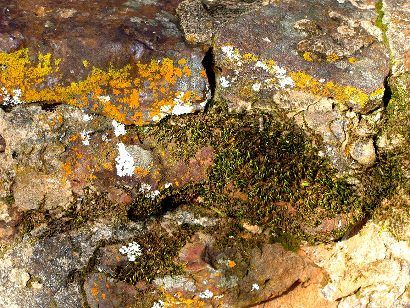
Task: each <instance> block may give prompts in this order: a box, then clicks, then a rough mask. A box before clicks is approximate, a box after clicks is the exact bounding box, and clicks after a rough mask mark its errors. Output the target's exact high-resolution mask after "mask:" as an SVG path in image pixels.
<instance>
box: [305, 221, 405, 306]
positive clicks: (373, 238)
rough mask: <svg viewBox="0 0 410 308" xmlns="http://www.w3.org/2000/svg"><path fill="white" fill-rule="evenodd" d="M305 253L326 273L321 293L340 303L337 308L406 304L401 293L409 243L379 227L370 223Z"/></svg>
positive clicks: (403, 286) (402, 292)
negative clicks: (333, 241) (342, 239)
mask: <svg viewBox="0 0 410 308" xmlns="http://www.w3.org/2000/svg"><path fill="white" fill-rule="evenodd" d="M368 243H372V245H368ZM306 250H307V251H308V255H309V256H310V257H312V258H313V260H314V261H315V263H316V264H317V265H319V266H321V267H323V268H324V269H325V270H326V271H327V273H329V278H330V280H329V282H328V284H327V285H326V286H324V288H323V289H322V293H323V295H324V296H325V298H327V299H328V300H330V301H336V300H340V302H339V306H338V307H352V306H359V307H361V306H363V305H368V306H373V307H386V306H387V307H388V306H396V307H406V304H408V303H409V302H410V298H409V294H408V292H406V291H405V290H406V289H407V288H408V286H409V283H410V275H409V266H410V263H409V262H410V260H409V256H410V247H409V242H408V240H407V241H400V240H397V239H395V238H394V237H393V236H392V235H391V233H389V232H388V231H386V230H383V227H381V226H380V225H378V224H375V223H374V222H370V223H368V224H367V225H366V226H365V227H364V228H363V229H362V230H361V231H360V233H359V234H357V235H355V236H353V237H351V238H350V239H348V240H345V241H342V242H339V243H337V244H336V245H331V246H318V247H314V248H307V249H306ZM358 290H360V292H358Z"/></svg>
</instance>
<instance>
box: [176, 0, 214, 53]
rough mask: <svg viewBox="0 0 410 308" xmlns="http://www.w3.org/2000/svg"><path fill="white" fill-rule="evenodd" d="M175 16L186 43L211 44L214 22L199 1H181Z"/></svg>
mask: <svg viewBox="0 0 410 308" xmlns="http://www.w3.org/2000/svg"><path fill="white" fill-rule="evenodd" d="M177 14H178V17H179V19H180V24H181V27H182V29H183V30H184V35H185V39H186V40H187V41H188V42H191V43H197V44H206V45H211V44H212V37H213V31H214V20H213V18H212V17H211V16H210V15H209V14H208V12H207V10H206V9H205V7H204V5H203V3H202V2H201V1H200V0H194V1H192V0H185V1H182V2H181V3H180V4H179V6H178V8H177Z"/></svg>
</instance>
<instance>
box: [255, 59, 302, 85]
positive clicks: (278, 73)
mask: <svg viewBox="0 0 410 308" xmlns="http://www.w3.org/2000/svg"><path fill="white" fill-rule="evenodd" d="M255 68H261V69H263V70H264V71H266V72H267V73H269V74H271V75H274V76H275V77H276V79H277V83H278V85H279V87H280V88H282V89H283V88H286V87H291V88H293V87H294V86H295V83H294V81H293V79H292V78H291V77H290V76H288V75H287V74H286V73H287V72H286V69H285V68H283V67H280V66H278V65H268V64H267V63H265V62H264V61H256V63H255Z"/></svg>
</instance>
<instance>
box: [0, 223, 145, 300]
mask: <svg viewBox="0 0 410 308" xmlns="http://www.w3.org/2000/svg"><path fill="white" fill-rule="evenodd" d="M138 229H139V226H136V225H135V224H132V223H131V224H128V225H127V226H126V227H124V226H122V227H119V226H117V227H114V226H113V225H110V224H109V223H100V224H99V223H94V224H88V225H84V226H83V227H82V228H80V229H77V230H72V231H69V232H63V233H59V232H56V233H55V234H53V235H48V236H41V235H40V237H42V238H41V239H39V238H37V237H36V235H35V233H34V234H31V235H27V236H26V237H25V238H24V239H23V240H22V241H21V242H20V243H18V244H16V245H15V246H14V247H12V248H11V249H9V250H8V251H6V252H5V253H4V254H3V255H2V257H1V262H0V278H1V280H2V284H1V286H0V306H1V307H14V306H18V307H43V306H47V307H48V306H51V305H54V304H55V305H57V306H58V307H82V306H83V304H84V303H85V298H83V296H82V291H81V283H82V282H83V280H82V278H81V274H80V272H81V271H82V270H83V269H85V268H86V267H87V264H88V263H89V262H90V259H91V258H92V257H93V255H94V253H95V251H96V250H97V249H98V247H99V246H100V245H101V243H102V242H103V241H105V240H107V241H109V240H113V241H118V240H124V239H127V238H130V237H132V236H134V235H135V234H136V233H137V232H138ZM40 234H41V232H40ZM33 239H35V240H34V241H33ZM93 277H99V276H98V275H90V278H89V279H88V280H86V281H90V280H92V279H93ZM99 279H100V278H99ZM101 279H102V278H101ZM110 281H112V280H110V279H108V280H107V281H106V283H107V284H111V285H112V286H115V283H111V282H110ZM123 285H126V284H125V283H123ZM120 286H121V284H120ZM127 288H128V289H130V288H131V289H132V288H133V287H132V286H130V285H126V288H124V289H122V291H123V292H124V291H125V290H127ZM88 291H89V290H88V289H86V293H87V292H88ZM111 292H112V293H109V292H107V295H112V294H113V293H115V290H114V288H113V290H112V291H111ZM91 294H92V293H91ZM99 295H100V297H101V296H102V293H99ZM123 297H125V295H124V296H123ZM130 298H131V297H130ZM107 300H112V299H111V298H108V296H107ZM93 303H94V302H93V301H92V300H90V302H89V304H90V305H92V304H93Z"/></svg>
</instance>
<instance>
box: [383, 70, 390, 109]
mask: <svg viewBox="0 0 410 308" xmlns="http://www.w3.org/2000/svg"><path fill="white" fill-rule="evenodd" d="M390 76H391V73H389V75H388V76H387V77H386V78H385V79H384V94H383V99H382V101H383V106H384V107H387V105H388V104H389V102H390V100H391V98H392V94H393V92H392V89H391V87H390V84H389V79H390Z"/></svg>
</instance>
